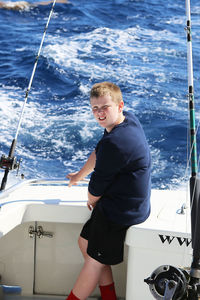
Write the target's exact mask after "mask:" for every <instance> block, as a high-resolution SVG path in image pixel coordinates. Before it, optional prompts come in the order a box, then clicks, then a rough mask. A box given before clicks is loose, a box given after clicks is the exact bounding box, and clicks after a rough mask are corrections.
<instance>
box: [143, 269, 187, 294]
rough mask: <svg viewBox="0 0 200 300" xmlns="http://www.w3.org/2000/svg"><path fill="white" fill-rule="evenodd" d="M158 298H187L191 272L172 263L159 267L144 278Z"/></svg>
mask: <svg viewBox="0 0 200 300" xmlns="http://www.w3.org/2000/svg"><path fill="white" fill-rule="evenodd" d="M144 281H145V282H146V283H147V284H148V285H149V289H150V291H151V293H152V295H153V296H154V298H155V299H157V300H185V299H188V298H187V291H188V284H189V274H188V273H187V272H186V271H185V270H182V269H179V268H175V267H173V266H170V265H163V266H160V267H158V268H157V269H156V270H155V271H154V272H153V273H152V274H151V276H150V277H148V278H147V279H145V280H144Z"/></svg>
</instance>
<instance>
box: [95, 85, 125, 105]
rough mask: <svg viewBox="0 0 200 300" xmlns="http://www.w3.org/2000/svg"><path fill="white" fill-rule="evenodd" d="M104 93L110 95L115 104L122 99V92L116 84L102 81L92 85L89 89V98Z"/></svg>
mask: <svg viewBox="0 0 200 300" xmlns="http://www.w3.org/2000/svg"><path fill="white" fill-rule="evenodd" d="M105 95H109V96H111V98H112V101H114V102H115V103H116V104H119V103H120V102H121V101H123V97H122V92H121V90H120V88H119V87H118V86H117V85H116V84H114V83H112V82H107V81H104V82H100V83H96V84H94V85H93V87H92V89H91V91H90V99H91V98H98V97H102V96H105Z"/></svg>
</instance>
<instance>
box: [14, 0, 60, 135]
mask: <svg viewBox="0 0 200 300" xmlns="http://www.w3.org/2000/svg"><path fill="white" fill-rule="evenodd" d="M55 4H56V0H54V1H53V4H52V8H51V11H50V13H49V17H48V20H47V23H46V26H45V29H44V33H43V36H42V40H41V43H40V47H39V50H38V54H37V56H36V60H35V63H34V66H33V70H32V74H31V77H30V81H29V85H28V88H27V90H26V96H25V100H24V105H23V108H22V112H21V116H20V119H19V123H18V126H17V131H16V134H15V139H16V140H17V137H18V134H19V130H20V127H21V122H22V119H23V115H24V110H25V106H26V103H27V99H28V95H29V92H30V89H31V86H32V82H33V78H34V75H35V71H36V68H37V64H38V60H39V57H40V53H41V50H42V46H43V42H44V39H45V35H46V31H47V28H48V26H49V22H50V19H51V16H52V13H53V9H54V6H55Z"/></svg>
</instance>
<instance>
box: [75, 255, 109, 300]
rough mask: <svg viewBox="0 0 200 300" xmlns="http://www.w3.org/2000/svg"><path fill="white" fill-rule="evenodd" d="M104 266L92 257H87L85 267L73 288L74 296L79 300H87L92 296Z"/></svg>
mask: <svg viewBox="0 0 200 300" xmlns="http://www.w3.org/2000/svg"><path fill="white" fill-rule="evenodd" d="M104 266H105V265H103V264H101V263H100V262H98V261H96V260H95V259H93V258H91V257H90V256H88V257H86V259H85V263H84V266H83V268H82V270H81V272H80V274H79V276H78V279H77V281H76V283H75V285H74V287H73V294H74V295H75V296H76V297H77V298H78V299H80V300H85V299H87V297H88V296H90V295H91V293H92V292H93V290H94V289H95V287H96V286H97V284H98V282H99V278H100V276H101V273H102V270H103V268H104Z"/></svg>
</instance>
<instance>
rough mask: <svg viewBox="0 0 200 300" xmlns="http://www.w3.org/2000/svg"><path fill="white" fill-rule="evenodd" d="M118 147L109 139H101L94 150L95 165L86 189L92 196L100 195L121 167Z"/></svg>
mask: <svg viewBox="0 0 200 300" xmlns="http://www.w3.org/2000/svg"><path fill="white" fill-rule="evenodd" d="M123 165H124V161H123V155H122V154H121V153H120V148H119V147H118V146H117V145H116V144H114V143H112V142H111V141H110V140H109V139H103V140H102V141H101V143H100V144H99V145H98V149H97V152H96V165H95V169H94V172H93V173H92V175H91V179H90V182H89V187H88V190H89V192H90V193H91V194H92V195H94V196H102V195H103V194H104V192H105V191H106V189H107V188H108V187H109V185H110V184H111V183H112V182H113V180H114V179H115V177H116V176H117V174H118V173H119V171H120V169H121V168H122V167H123Z"/></svg>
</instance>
